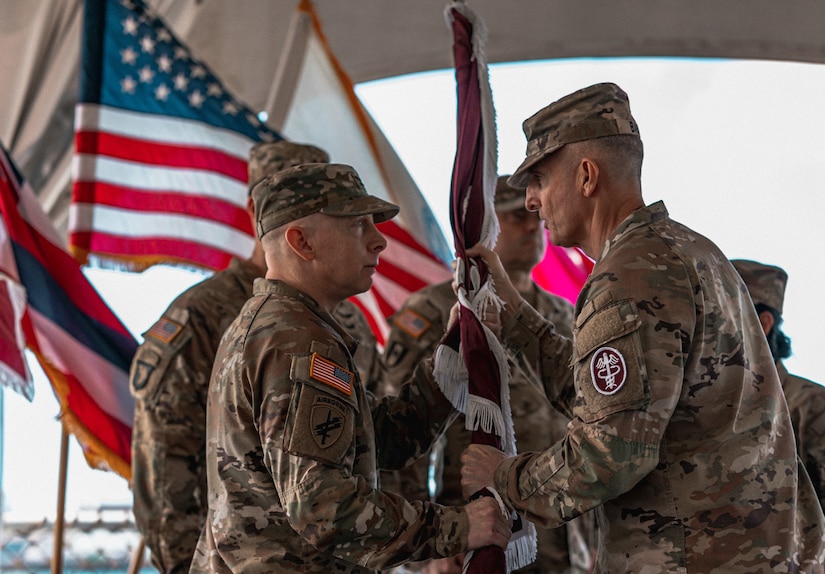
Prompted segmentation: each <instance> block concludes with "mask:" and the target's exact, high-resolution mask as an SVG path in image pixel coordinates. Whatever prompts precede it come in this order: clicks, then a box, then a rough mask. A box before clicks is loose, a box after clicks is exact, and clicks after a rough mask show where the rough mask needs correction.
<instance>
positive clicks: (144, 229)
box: [69, 0, 281, 271]
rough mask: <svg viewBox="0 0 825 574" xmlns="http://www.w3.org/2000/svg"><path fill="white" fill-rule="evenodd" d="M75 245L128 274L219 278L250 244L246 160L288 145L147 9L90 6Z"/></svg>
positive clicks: (123, 4) (114, 1) (119, 1)
mask: <svg viewBox="0 0 825 574" xmlns="http://www.w3.org/2000/svg"><path fill="white" fill-rule="evenodd" d="M83 34H84V37H83V53H82V65H81V83H80V95H79V98H78V104H77V108H76V112H75V148H76V149H75V154H76V155H75V158H74V165H73V187H72V205H71V209H70V216H69V243H70V249H71V250H72V252H73V253H74V254H75V257H76V258H77V259H78V260H79V261H81V262H82V263H85V262H86V261H87V258H88V257H89V256H90V255H91V256H92V257H94V258H95V259H97V260H98V262H99V263H101V264H103V263H106V262H108V263H109V264H114V265H117V266H120V267H123V268H126V269H131V270H136V271H138V270H142V269H145V268H146V267H149V266H151V265H154V264H156V263H170V264H184V265H189V266H196V267H201V268H206V269H214V270H217V269H223V268H225V267H226V266H227V265H228V264H229V261H230V259H231V258H232V257H233V256H237V257H241V258H246V257H249V255H250V254H251V253H252V247H253V245H254V240H253V236H252V228H251V222H250V220H249V215H248V213H247V211H246V201H247V195H248V194H247V186H246V182H247V167H246V164H247V158H248V152H249V148H250V147H251V146H252V145H253V144H254V143H255V142H257V141H261V140H277V139H280V138H281V136H280V135H279V134H278V133H277V132H275V131H274V130H272V129H270V128H268V127H267V126H266V125H264V124H263V123H262V122H261V121H260V120H259V119H258V117H257V116H256V114H255V113H253V112H252V111H251V110H250V109H249V108H247V107H246V106H245V105H244V104H242V103H241V102H239V101H238V100H237V99H235V98H234V97H233V96H232V94H230V93H229V92H228V91H227V90H226V89H225V88H224V87H223V85H222V84H221V82H220V81H219V80H218V79H217V78H216V77H215V76H214V74H212V72H211V71H210V70H209V69H208V68H207V67H206V66H205V65H204V64H202V63H201V62H199V61H198V60H195V59H194V58H193V57H192V56H191V54H190V53H189V50H188V49H187V48H186V47H185V46H184V45H183V44H182V43H181V42H179V41H178V40H177V39H176V38H175V36H174V34H172V32H171V31H170V30H169V28H167V27H166V26H165V24H164V23H163V22H162V21H161V20H160V19H159V18H158V17H157V16H155V15H154V14H153V13H152V12H151V11H150V10H148V9H147V7H146V6H145V5H144V3H143V2H142V0H86V3H85V15H84V29H83Z"/></svg>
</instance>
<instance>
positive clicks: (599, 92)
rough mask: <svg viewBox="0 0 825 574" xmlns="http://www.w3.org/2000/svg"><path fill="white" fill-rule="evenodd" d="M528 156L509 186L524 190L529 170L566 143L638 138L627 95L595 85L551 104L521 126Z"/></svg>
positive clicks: (609, 86) (620, 90)
mask: <svg viewBox="0 0 825 574" xmlns="http://www.w3.org/2000/svg"><path fill="white" fill-rule="evenodd" d="M522 128H523V129H524V135H525V136H526V137H527V157H526V158H525V159H524V161H523V162H521V165H520V166H519V167H518V169H517V170H516V171H515V172H514V173H513V175H512V176H510V180H509V182H510V185H513V186H516V187H527V184H528V182H529V181H530V177H529V173H528V170H529V169H530V168H531V167H532V166H534V165H535V164H537V163H538V162H540V161H541V160H542V159H544V158H545V157H546V156H548V155H550V154H551V153H553V152H554V151H556V150H558V149H559V148H561V147H562V146H563V145H565V144H569V143H574V142H580V141H585V140H591V139H595V138H600V137H605V136H612V135H619V134H629V135H634V136H637V137H639V127H638V126H637V125H636V120H634V119H633V116H632V115H630V101H629V99H628V97H627V94H626V93H625V92H624V90H622V89H621V88H620V87H619V86H617V85H616V84H609V83H606V84H595V85H593V86H590V87H588V88H583V89H581V90H578V91H577V92H573V93H572V94H570V95H568V96H565V97H563V98H562V99H560V100H558V101H556V102H553V103H552V104H550V105H549V106H547V107H545V108H543V109H541V110H539V111H538V112H536V113H535V114H533V115H532V116H531V117H529V118H527V119H526V120H524V123H523V124H522Z"/></svg>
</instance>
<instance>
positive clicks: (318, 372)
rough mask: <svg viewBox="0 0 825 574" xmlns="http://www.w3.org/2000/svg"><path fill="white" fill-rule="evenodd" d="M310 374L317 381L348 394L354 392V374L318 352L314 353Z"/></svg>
mask: <svg viewBox="0 0 825 574" xmlns="http://www.w3.org/2000/svg"><path fill="white" fill-rule="evenodd" d="M309 376H310V377H311V378H313V379H315V380H316V381H319V382H321V383H324V384H326V385H329V386H330V387H333V388H336V389H338V390H339V391H341V392H342V393H344V394H346V395H351V394H352V381H353V377H354V375H353V374H352V373H351V372H350V371H348V370H346V369H345V368H343V367H340V366H338V365H336V364H335V363H333V362H332V361H330V360H329V359H325V358H324V357H322V356H321V355H319V354H318V353H313V354H312V359H311V361H310V364H309Z"/></svg>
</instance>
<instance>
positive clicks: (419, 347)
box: [382, 281, 590, 573]
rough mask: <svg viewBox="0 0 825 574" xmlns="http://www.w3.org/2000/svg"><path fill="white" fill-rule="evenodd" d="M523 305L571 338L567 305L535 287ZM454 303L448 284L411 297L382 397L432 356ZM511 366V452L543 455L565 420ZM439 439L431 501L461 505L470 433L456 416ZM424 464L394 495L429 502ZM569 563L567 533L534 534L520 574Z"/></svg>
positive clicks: (395, 330)
mask: <svg viewBox="0 0 825 574" xmlns="http://www.w3.org/2000/svg"><path fill="white" fill-rule="evenodd" d="M528 299H529V300H530V302H531V304H532V305H533V307H534V308H535V309H536V310H537V311H538V312H539V313H540V314H541V315H542V316H543V317H545V318H546V319H547V320H548V321H551V322H552V323H554V324H555V325H556V327H557V329H558V331H559V332H561V333H563V334H565V335H567V336H568V337H569V336H570V335H571V333H572V331H571V326H572V324H573V306H572V305H571V304H570V303H569V302H567V301H566V300H565V299H562V298H561V297H558V296H556V295H553V294H551V293H548V292H547V291H545V290H544V289H542V288H541V287H539V286H538V285H536V284H535V283H534V284H533V288H532V292H531V294H530V296H528ZM455 300H456V298H455V293H454V292H453V287H452V283H451V281H445V282H442V283H438V284H435V285H430V286H428V287H424V288H423V289H421V290H419V291H417V292H415V293H413V294H412V295H410V297H409V298H408V299H407V301H406V302H405V303H404V306H403V307H402V308H401V309H400V310H399V311H398V312H397V313H396V314H395V315H394V316H393V318H392V319H391V328H390V334H389V336H388V337H387V344H386V347H385V348H386V353H385V356H384V376H383V377H382V383H383V384H385V385H388V386H389V387H390V388H389V389H388V390H387V391H386V393H387V394H394V393H395V392H396V389H398V388H399V387H400V386H401V385H402V384H403V382H404V381H406V380H407V378H409V376H410V374H411V373H412V372H413V370H414V369H415V366H416V365H417V364H418V363H419V362H421V361H423V360H424V359H427V358H429V357H430V356H432V354H433V352H434V351H435V348H436V346H437V345H438V342H439V341H440V339H441V337H442V336H443V335H444V331H445V330H446V328H447V322H448V320H449V317H450V308H451V307H452V306H453V304H454V303H455ZM510 366H511V372H512V378H511V380H510V406H511V411H512V415H513V425H514V427H515V432H516V447H517V449H518V451H519V452H527V451H538V450H544V449H546V448H548V447H549V446H550V445H551V444H553V443H554V442H556V441H557V440H561V438H562V437H564V436H565V435H566V433H567V423H568V422H569V421H570V419H569V418H568V417H567V416H565V415H562V414H561V413H559V412H558V411H557V410H556V409H554V408H553V407H552V406H550V403H549V402H548V401H547V398H546V397H545V396H544V389H543V388H542V387H540V384H539V383H538V381H534V380H533V379H534V378H531V377H528V376H527V375H526V374H525V373H524V372H523V371H522V370H521V369H519V368H518V367H516V366H515V365H514V364H513V363H511V365H510ZM444 438H445V439H446V440H445V441H443V443H442V444H441V445H440V447H441V448H443V464H438V465H437V466H436V470H437V472H436V474H435V480H436V493H437V494H436V497H435V500H436V502H438V503H440V504H462V503H463V501H464V496H463V495H462V492H461V453H462V452H463V451H464V449H465V448H467V446H468V445H469V444H470V442H471V433H470V431H468V430H466V429H465V428H464V416H463V415H459V417H458V419H457V420H456V422H455V423H453V424H452V425H451V426H450V427H449V428H448V429H447V431H446V432H445V434H444ZM429 462H430V457H422V458H420V459H419V460H417V461H416V462H415V463H413V464H412V465H411V466H409V467H407V468H406V469H404V470H402V471H401V472H400V476H399V478H398V481H399V486H396V487H395V488H396V490H397V491H398V492H399V493H400V494H402V495H404V496H406V497H408V498H412V499H415V500H428V499H429V498H430V496H429V491H428V487H427V485H428V474H429V467H430V465H429V464H428V463H429ZM589 535H590V533H589V531H588V532H583V533H579V536H580V537H579V538H577V540H581V537H589ZM578 550H579V551H581V550H582V549H581V548H578ZM570 562H571V561H570V555H569V552H568V543H567V529H566V528H564V527H561V528H557V529H539V531H538V558H537V559H536V561H535V562H534V563H533V564H532V565H531V566H528V567H526V568H523V569H520V570H519V572H532V571H533V570H535V571H537V572H539V571H540V572H543V573H548V572H562V571H565V570H567V569H569V568H570Z"/></svg>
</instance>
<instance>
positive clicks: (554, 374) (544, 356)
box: [502, 302, 575, 418]
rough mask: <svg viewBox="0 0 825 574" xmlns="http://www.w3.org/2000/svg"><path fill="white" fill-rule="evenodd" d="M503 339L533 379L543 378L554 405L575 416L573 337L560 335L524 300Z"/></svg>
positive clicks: (504, 328) (507, 325)
mask: <svg viewBox="0 0 825 574" xmlns="http://www.w3.org/2000/svg"><path fill="white" fill-rule="evenodd" d="M502 340H503V341H504V343H505V346H506V347H507V350H508V351H509V353H510V356H511V358H512V360H513V361H514V362H515V363H516V364H517V365H518V366H519V367H520V368H521V369H522V370H523V371H524V373H525V376H527V377H528V378H529V379H530V380H531V381H540V384H541V386H542V387H543V390H544V394H545V396H546V397H547V399H548V400H549V401H550V402H551V403H552V404H553V406H554V407H555V408H556V409H557V410H559V411H560V412H562V413H563V414H565V415H566V416H567V417H569V418H572V417H573V401H574V399H575V391H574V389H573V370H572V368H571V366H570V357H571V356H572V354H573V342H572V340H571V339H569V338H567V337H564V336H562V335H560V334H559V333H558V332H557V331H556V329H555V326H554V324H553V323H551V322H550V321H548V320H547V319H545V318H544V317H543V316H542V315H541V314H540V313H539V312H538V311H536V310H535V309H534V308H533V307H531V306H530V305H529V304H528V303H526V302H524V303H522V304H521V306H520V307H519V308H518V310H517V311H516V314H515V315H514V317H513V318H512V319H511V320H510V321H508V322H507V324H505V325H504V327H503V334H502Z"/></svg>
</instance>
